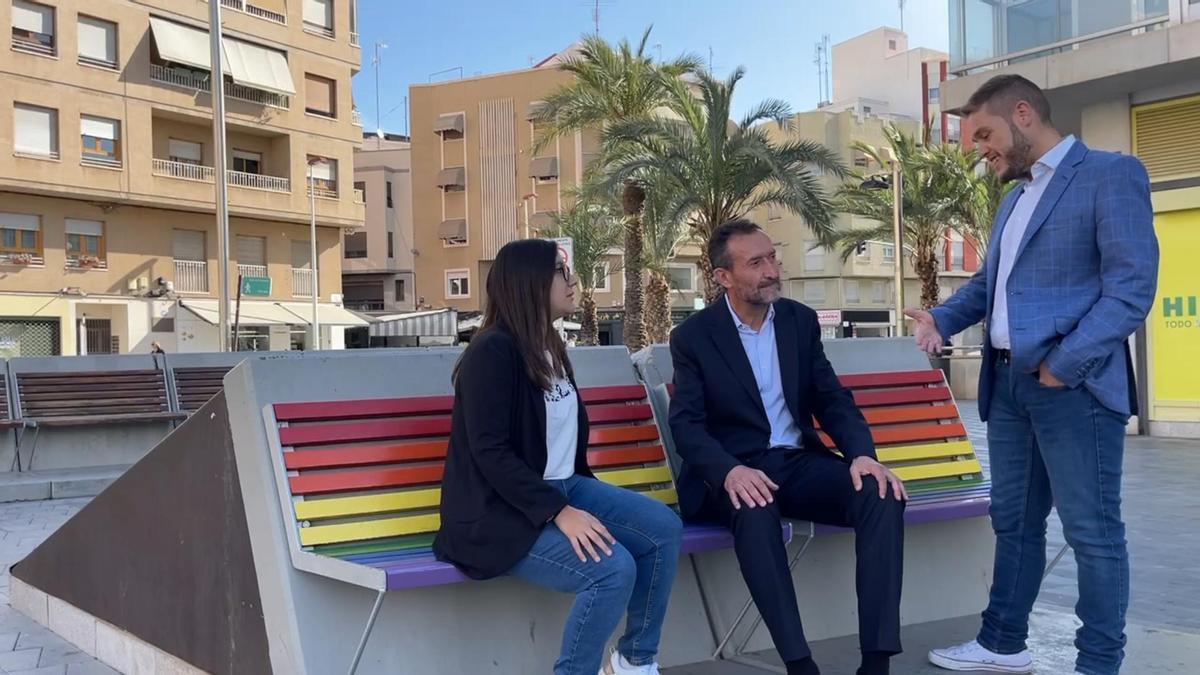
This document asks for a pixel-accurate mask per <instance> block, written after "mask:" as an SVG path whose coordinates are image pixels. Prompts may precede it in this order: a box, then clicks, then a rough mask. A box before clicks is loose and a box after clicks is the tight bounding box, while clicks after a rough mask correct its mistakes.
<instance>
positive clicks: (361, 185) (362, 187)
mask: <svg viewBox="0 0 1200 675" xmlns="http://www.w3.org/2000/svg"><path fill="white" fill-rule="evenodd" d="M354 189H355V190H358V192H359V194H361V195H362V203H364V204H366V203H367V181H365V180H356V181H354Z"/></svg>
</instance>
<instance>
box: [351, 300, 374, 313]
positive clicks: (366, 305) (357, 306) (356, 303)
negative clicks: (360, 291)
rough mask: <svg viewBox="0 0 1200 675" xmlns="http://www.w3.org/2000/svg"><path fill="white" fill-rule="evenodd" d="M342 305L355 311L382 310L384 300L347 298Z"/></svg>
mask: <svg viewBox="0 0 1200 675" xmlns="http://www.w3.org/2000/svg"><path fill="white" fill-rule="evenodd" d="M342 306H343V307H345V308H346V309H349V310H353V311H355V312H382V311H383V310H384V304H383V301H382V300H345V301H343V302H342Z"/></svg>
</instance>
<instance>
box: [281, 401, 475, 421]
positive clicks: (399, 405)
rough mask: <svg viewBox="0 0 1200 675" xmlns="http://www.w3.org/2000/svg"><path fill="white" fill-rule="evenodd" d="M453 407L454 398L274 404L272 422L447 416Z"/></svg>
mask: <svg viewBox="0 0 1200 675" xmlns="http://www.w3.org/2000/svg"><path fill="white" fill-rule="evenodd" d="M453 407H454V397H453V396H422V397H416V398H378V399H365V400H360V401H313V402H308V403H276V404H275V419H276V420H278V421H280V422H321V421H329V420H350V419H361V418H364V417H389V416H392V417H394V416H400V415H436V414H449V413H450V410H451V408H453Z"/></svg>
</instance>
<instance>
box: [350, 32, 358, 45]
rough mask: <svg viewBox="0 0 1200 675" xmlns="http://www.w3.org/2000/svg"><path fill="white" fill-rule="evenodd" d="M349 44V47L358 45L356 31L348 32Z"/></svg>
mask: <svg viewBox="0 0 1200 675" xmlns="http://www.w3.org/2000/svg"><path fill="white" fill-rule="evenodd" d="M350 46H351V47H357V46H359V45H358V33H351V34H350Z"/></svg>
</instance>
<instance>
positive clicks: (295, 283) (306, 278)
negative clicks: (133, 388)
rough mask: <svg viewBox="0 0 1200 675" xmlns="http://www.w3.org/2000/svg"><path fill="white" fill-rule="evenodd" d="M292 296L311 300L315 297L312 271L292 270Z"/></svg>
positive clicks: (294, 268)
mask: <svg viewBox="0 0 1200 675" xmlns="http://www.w3.org/2000/svg"><path fill="white" fill-rule="evenodd" d="M292 295H293V296H294V297H297V298H311V297H312V296H313V273H312V270H305V269H299V268H296V267H293V268H292Z"/></svg>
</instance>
